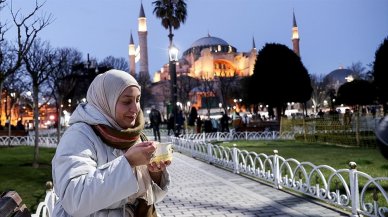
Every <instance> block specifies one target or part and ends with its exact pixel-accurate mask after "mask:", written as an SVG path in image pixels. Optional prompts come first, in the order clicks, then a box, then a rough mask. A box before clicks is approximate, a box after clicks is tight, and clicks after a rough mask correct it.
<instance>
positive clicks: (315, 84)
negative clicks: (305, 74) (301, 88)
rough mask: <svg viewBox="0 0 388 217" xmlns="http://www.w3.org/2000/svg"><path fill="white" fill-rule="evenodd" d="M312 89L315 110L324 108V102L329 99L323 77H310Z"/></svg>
mask: <svg viewBox="0 0 388 217" xmlns="http://www.w3.org/2000/svg"><path fill="white" fill-rule="evenodd" d="M310 79H311V87H312V88H313V92H312V94H311V102H312V104H313V106H314V108H316V109H318V108H321V107H323V101H324V100H325V99H326V97H327V91H326V86H325V84H324V82H323V76H322V75H310Z"/></svg>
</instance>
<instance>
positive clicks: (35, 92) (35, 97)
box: [32, 85, 39, 168]
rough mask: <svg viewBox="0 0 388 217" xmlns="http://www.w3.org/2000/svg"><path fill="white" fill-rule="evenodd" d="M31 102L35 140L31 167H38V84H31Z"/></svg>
mask: <svg viewBox="0 0 388 217" xmlns="http://www.w3.org/2000/svg"><path fill="white" fill-rule="evenodd" d="M32 89H33V102H34V130H35V140H34V147H35V148H34V160H33V162H32V167H34V168H38V167H39V162H38V161H39V99H38V94H39V87H38V85H33V87H32Z"/></svg>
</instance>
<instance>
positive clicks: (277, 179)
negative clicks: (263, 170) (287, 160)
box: [272, 150, 281, 189]
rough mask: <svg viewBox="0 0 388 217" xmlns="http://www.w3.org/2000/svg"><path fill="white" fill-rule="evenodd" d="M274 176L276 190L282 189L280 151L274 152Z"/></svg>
mask: <svg viewBox="0 0 388 217" xmlns="http://www.w3.org/2000/svg"><path fill="white" fill-rule="evenodd" d="M273 153H274V155H273V171H272V172H273V176H274V185H275V188H277V189H281V187H280V172H279V157H278V150H273Z"/></svg>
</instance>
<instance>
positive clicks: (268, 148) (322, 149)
mask: <svg viewBox="0 0 388 217" xmlns="http://www.w3.org/2000/svg"><path fill="white" fill-rule="evenodd" d="M217 144H218V145H222V146H228V147H231V146H232V145H233V144H236V145H237V148H238V149H240V150H247V151H253V152H256V153H258V154H259V153H264V154H267V155H272V154H273V150H278V155H279V156H282V157H284V158H285V159H287V158H294V159H296V160H298V161H299V162H303V161H308V162H311V163H313V164H315V165H328V166H331V167H333V168H335V169H344V168H347V169H348V168H349V166H348V164H349V162H351V161H354V162H356V163H357V170H359V171H362V172H365V173H367V174H369V175H371V176H372V177H388V160H386V159H385V158H384V157H383V156H382V155H381V154H380V152H379V150H377V149H376V148H357V147H344V146H338V145H331V144H325V143H305V142H301V141H290V140H277V141H245V140H244V141H232V142H220V143H217Z"/></svg>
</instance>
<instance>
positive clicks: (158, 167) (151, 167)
mask: <svg viewBox="0 0 388 217" xmlns="http://www.w3.org/2000/svg"><path fill="white" fill-rule="evenodd" d="M170 164H171V161H169V160H167V161H160V162H159V163H155V162H152V163H150V164H148V165H147V167H148V171H150V172H152V173H156V172H161V171H164V170H165V169H166V167H167V166H169V165H170Z"/></svg>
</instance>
